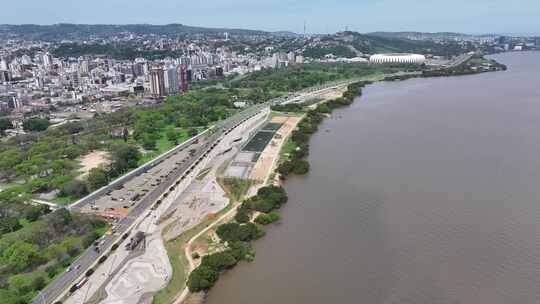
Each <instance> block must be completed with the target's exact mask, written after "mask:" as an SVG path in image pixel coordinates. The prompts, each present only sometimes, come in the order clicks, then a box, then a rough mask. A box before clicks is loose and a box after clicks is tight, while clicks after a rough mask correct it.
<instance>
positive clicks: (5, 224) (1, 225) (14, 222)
mask: <svg viewBox="0 0 540 304" xmlns="http://www.w3.org/2000/svg"><path fill="white" fill-rule="evenodd" d="M21 228H22V225H21V224H20V223H19V220H18V219H17V218H15V217H2V218H0V234H4V233H9V232H14V231H17V230H19V229H21Z"/></svg>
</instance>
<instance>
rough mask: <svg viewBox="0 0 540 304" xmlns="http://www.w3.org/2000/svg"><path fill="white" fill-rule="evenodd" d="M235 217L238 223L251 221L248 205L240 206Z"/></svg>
mask: <svg viewBox="0 0 540 304" xmlns="http://www.w3.org/2000/svg"><path fill="white" fill-rule="evenodd" d="M234 219H235V220H236V221H237V222H238V223H247V222H249V210H248V208H247V207H245V206H244V205H242V206H241V207H240V208H238V211H237V212H236V215H235V216H234Z"/></svg>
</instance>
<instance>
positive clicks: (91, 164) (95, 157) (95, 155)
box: [78, 151, 109, 178]
mask: <svg viewBox="0 0 540 304" xmlns="http://www.w3.org/2000/svg"><path fill="white" fill-rule="evenodd" d="M108 155H109V153H108V152H105V151H93V152H91V153H88V154H86V155H84V156H82V157H81V158H80V159H79V161H80V163H81V166H82V168H81V169H79V172H81V175H79V177H78V178H84V177H86V176H87V175H88V173H89V172H90V170H92V169H93V168H97V167H99V166H100V165H107V164H108V163H109V159H108Z"/></svg>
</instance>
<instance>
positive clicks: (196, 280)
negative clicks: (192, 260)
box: [187, 266, 219, 292]
mask: <svg viewBox="0 0 540 304" xmlns="http://www.w3.org/2000/svg"><path fill="white" fill-rule="evenodd" d="M218 278H219V273H218V272H217V271H215V270H214V269H212V268H210V267H206V266H199V267H197V268H195V269H194V270H193V271H192V272H191V273H190V274H189V278H188V281H187V286H188V288H189V291H191V292H199V291H202V290H207V289H210V288H211V287H212V286H214V284H215V283H216V281H217V280H218Z"/></svg>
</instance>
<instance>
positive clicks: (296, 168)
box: [292, 159, 309, 175]
mask: <svg viewBox="0 0 540 304" xmlns="http://www.w3.org/2000/svg"><path fill="white" fill-rule="evenodd" d="M292 171H293V172H294V174H299V175H302V174H306V173H308V171H309V163H308V162H307V161H306V160H303V159H299V160H296V161H295V162H294V164H293V169H292Z"/></svg>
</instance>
